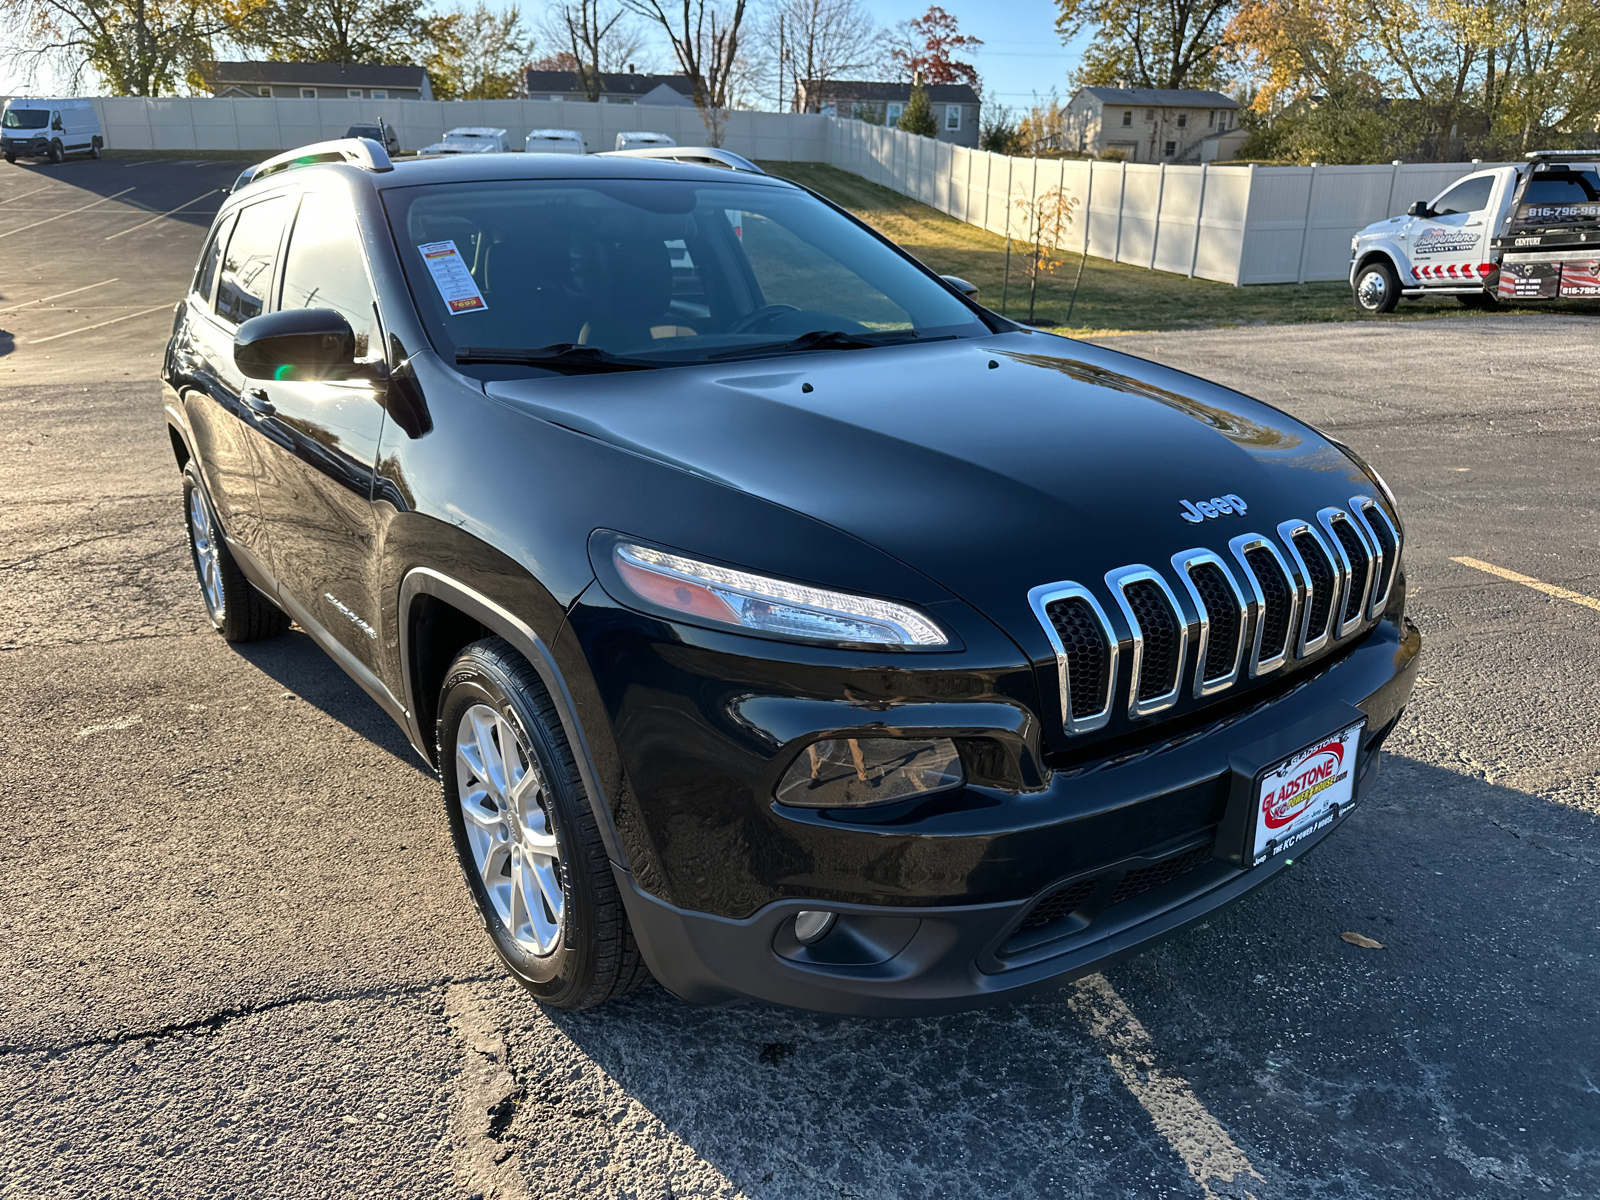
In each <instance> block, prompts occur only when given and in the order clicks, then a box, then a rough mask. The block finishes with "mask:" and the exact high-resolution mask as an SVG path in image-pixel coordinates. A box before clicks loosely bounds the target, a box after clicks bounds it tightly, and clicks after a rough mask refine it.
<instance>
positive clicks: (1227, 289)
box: [761, 162, 1593, 336]
mask: <svg viewBox="0 0 1600 1200" xmlns="http://www.w3.org/2000/svg"><path fill="white" fill-rule="evenodd" d="M761 167H762V169H763V170H765V171H768V172H770V173H771V174H773V175H780V176H783V177H784V178H786V179H793V180H794V181H795V182H796V183H801V184H804V185H805V186H806V187H809V188H812V189H813V190H815V191H818V192H821V193H822V194H823V195H824V196H827V197H828V198H829V199H830V200H832V201H833V202H834V203H835V204H839V205H841V206H843V207H845V208H848V209H849V210H850V211H851V212H853V213H854V214H855V215H856V216H858V217H860V218H861V219H862V220H863V221H865V222H867V223H868V224H869V225H871V226H872V227H873V228H874V229H877V230H878V231H880V232H881V233H883V234H884V235H885V236H886V237H889V238H891V239H893V240H894V241H895V242H897V243H898V244H899V245H901V246H903V247H904V248H905V249H906V250H908V251H910V252H911V253H912V254H914V255H916V256H917V257H918V258H919V259H921V260H922V261H923V262H925V263H926V264H928V266H930V267H932V268H933V269H934V270H935V271H938V272H940V273H941V274H944V275H959V276H960V277H961V278H962V279H965V280H967V281H968V282H969V283H975V284H977V285H978V287H979V288H980V289H981V299H982V300H983V303H984V304H985V305H987V306H988V307H989V308H992V309H994V310H995V311H996V312H999V311H1002V309H1001V297H1002V290H1003V281H1004V278H1005V257H1006V243H1005V239H1004V238H1002V237H1000V236H998V235H997V234H993V233H989V232H987V231H986V230H982V229H979V228H978V227H977V226H975V225H968V224H966V223H965V222H964V221H958V220H956V219H955V218H954V217H947V216H945V215H944V214H943V213H941V212H937V211H935V210H934V209H931V208H929V207H928V206H927V205H925V204H921V203H919V202H917V201H916V200H912V199H909V198H908V197H906V196H902V195H900V194H899V193H898V192H892V191H890V190H889V189H888V188H884V187H879V186H878V185H877V184H875V183H869V182H868V181H867V180H865V179H863V178H861V176H859V175H852V174H850V173H849V172H848V171H841V170H838V169H837V168H835V167H830V166H826V165H824V164H821V163H781V162H765V163H762V164H761ZM1011 247H1012V248H1011V287H1010V290H1009V294H1008V295H1006V297H1005V301H1006V302H1005V307H1004V312H1005V313H1006V315H1007V316H1009V317H1011V318H1012V319H1014V320H1021V319H1023V318H1025V317H1026V316H1027V315H1028V281H1027V279H1026V277H1025V276H1024V274H1023V269H1022V268H1023V259H1024V256H1025V255H1026V254H1027V248H1026V246H1025V245H1023V244H1021V243H1018V242H1012V244H1011ZM1061 257H1063V258H1064V259H1065V260H1066V261H1064V262H1063V263H1062V264H1061V266H1060V267H1058V268H1057V269H1056V271H1055V273H1054V274H1053V275H1046V276H1041V278H1040V280H1039V293H1038V296H1037V298H1036V300H1035V307H1034V320H1035V323H1037V324H1041V325H1053V326H1057V327H1059V328H1060V331H1061V332H1063V333H1072V334H1076V335H1079V336H1083V335H1088V334H1112V333H1139V332H1145V331H1150V330H1166V329H1207V328H1217V327H1224V326H1231V325H1281V324H1292V323H1299V322H1304V321H1360V320H1367V321H1395V320H1408V319H1409V320H1417V319H1420V318H1427V317H1459V318H1467V317H1473V316H1480V315H1482V314H1480V313H1477V312H1475V311H1473V310H1470V309H1466V308H1463V307H1462V306H1461V305H1460V304H1459V303H1457V301H1456V300H1455V298H1454V297H1451V296H1440V297H1437V298H1432V299H1427V300H1404V301H1402V302H1401V304H1400V308H1399V310H1398V311H1397V312H1396V313H1394V314H1392V315H1390V316H1386V317H1369V316H1366V315H1365V314H1363V313H1362V312H1361V311H1360V310H1359V309H1357V308H1356V306H1355V302H1354V301H1353V300H1352V299H1351V298H1350V288H1349V286H1348V285H1347V284H1344V283H1304V284H1293V283H1286V284H1261V285H1258V286H1253V287H1242V288H1239V287H1233V286H1232V285H1231V284H1226V283H1214V282H1212V281H1211V280H1209V279H1187V278H1185V277H1184V276H1182V275H1171V274H1168V273H1167V272H1165V271H1150V270H1146V269H1145V268H1143V267H1133V266H1128V265H1126V264H1122V263H1113V262H1108V261H1107V260H1106V259H1103V258H1090V259H1088V260H1086V261H1085V262H1084V267H1083V283H1082V285H1081V286H1080V287H1079V289H1078V300H1077V303H1076V304H1075V305H1074V306H1073V308H1072V321H1071V324H1070V325H1068V324H1067V306H1068V301H1069V300H1070V298H1071V296H1072V287H1073V282H1074V280H1075V279H1076V277H1077V274H1078V264H1079V261H1080V259H1081V256H1080V255H1077V254H1070V253H1068V254H1063V255H1061ZM1584 308H1587V309H1588V310H1589V311H1593V308H1592V306H1573V305H1570V304H1562V305H1560V306H1559V307H1558V306H1556V305H1553V304H1548V303H1546V304H1540V305H1529V306H1524V307H1523V308H1522V309H1521V311H1526V312H1551V311H1582V310H1583V309H1584ZM1499 311H1502V312H1504V311H1512V310H1510V309H1507V308H1502V309H1500V310H1499Z"/></svg>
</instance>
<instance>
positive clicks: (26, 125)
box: [0, 108, 50, 129]
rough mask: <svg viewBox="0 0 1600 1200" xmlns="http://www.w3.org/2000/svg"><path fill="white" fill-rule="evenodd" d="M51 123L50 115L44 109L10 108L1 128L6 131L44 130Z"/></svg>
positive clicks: (0, 121) (0, 123) (1, 122)
mask: <svg viewBox="0 0 1600 1200" xmlns="http://www.w3.org/2000/svg"><path fill="white" fill-rule="evenodd" d="M49 121H50V113H49V112H48V111H47V110H45V109H42V108H8V109H6V115H5V117H4V119H0V127H4V128H6V129H43V128H44V127H45V125H46V124H48V123H49Z"/></svg>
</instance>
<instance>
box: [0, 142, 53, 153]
mask: <svg viewBox="0 0 1600 1200" xmlns="http://www.w3.org/2000/svg"><path fill="white" fill-rule="evenodd" d="M49 153H50V139H49V138H47V137H35V138H0V154H10V155H14V156H15V157H18V158H43V157H44V156H45V155H47V154H49Z"/></svg>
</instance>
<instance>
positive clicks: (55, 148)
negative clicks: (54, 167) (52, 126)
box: [50, 142, 66, 163]
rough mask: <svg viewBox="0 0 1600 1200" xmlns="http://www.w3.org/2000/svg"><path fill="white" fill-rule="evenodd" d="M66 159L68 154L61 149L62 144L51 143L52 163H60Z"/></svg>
mask: <svg viewBox="0 0 1600 1200" xmlns="http://www.w3.org/2000/svg"><path fill="white" fill-rule="evenodd" d="M64 158H66V153H65V152H64V151H63V150H62V149H61V143H60V142H51V143H50V161H51V162H53V163H59V162H61V160H62V159H64Z"/></svg>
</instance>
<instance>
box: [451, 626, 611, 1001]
mask: <svg viewBox="0 0 1600 1200" xmlns="http://www.w3.org/2000/svg"><path fill="white" fill-rule="evenodd" d="M520 693H521V688H520V686H519V685H518V684H517V682H516V681H515V680H514V679H512V678H511V677H510V676H509V675H508V673H506V672H505V671H504V670H503V669H501V667H500V665H499V664H498V663H497V662H495V661H494V658H493V656H492V655H490V654H487V653H484V652H482V651H479V650H469V651H467V652H466V653H465V654H464V655H463V656H462V658H461V659H460V660H458V662H457V663H456V665H455V667H454V668H453V669H452V670H451V672H450V674H449V676H448V677H447V678H446V680H445V682H444V686H443V688H441V690H440V701H439V709H438V712H439V717H438V723H437V727H436V731H435V732H436V737H437V746H438V752H439V765H440V770H439V774H440V779H441V782H442V784H443V794H444V801H445V815H446V818H447V819H448V820H449V822H450V840H451V841H452V842H453V843H454V845H455V851H456V860H457V862H459V863H460V865H461V873H462V875H463V876H464V877H465V879H466V882H467V891H468V893H469V894H470V895H471V897H472V904H473V907H474V908H476V909H477V912H478V917H479V919H480V920H481V921H482V922H483V926H484V929H485V930H487V931H488V934H489V938H490V940H491V941H492V942H493V943H494V948H495V951H496V952H497V953H498V954H499V955H500V957H501V959H502V960H503V961H504V962H505V964H506V966H507V967H509V968H510V969H511V972H512V973H513V974H514V975H516V976H517V978H518V979H519V980H521V982H522V983H523V985H524V986H526V987H527V988H528V989H529V990H530V991H532V992H533V994H534V995H535V996H537V997H539V998H540V999H543V1000H549V1001H551V1002H552V1003H559V1002H560V1000H561V999H562V997H563V996H565V995H566V994H568V993H570V992H572V991H574V990H576V989H579V988H582V987H583V986H584V981H585V980H586V979H587V978H588V975H589V971H588V970H587V964H588V963H589V962H591V961H592V960H593V957H594V955H595V954H596V952H597V951H596V946H595V937H594V912H595V902H594V898H593V896H592V894H591V889H590V888H589V887H588V886H587V883H588V881H587V880H586V879H585V878H584V876H583V870H582V866H581V861H582V860H581V850H580V848H579V847H578V846H577V845H576V844H575V841H576V839H575V838H574V837H573V831H574V826H575V824H576V822H575V821H574V819H573V814H574V810H575V806H576V805H578V804H581V803H583V799H582V797H581V796H579V795H578V794H577V792H576V791H575V789H574V787H573V784H572V780H571V779H570V778H569V777H568V772H567V770H566V768H565V766H564V763H563V758H562V756H561V754H560V753H559V752H558V751H557V749H556V747H555V744H554V742H553V739H552V738H551V737H550V736H549V734H548V733H547V732H546V730H545V728H544V724H543V722H542V721H541V720H540V718H539V716H538V715H537V713H535V712H533V711H532V710H531V708H530V706H528V705H527V704H526V703H525V702H524V701H523V700H522V699H521V696H520ZM474 704H485V705H487V706H489V707H490V708H492V709H494V710H495V711H496V712H498V713H500V714H501V715H502V716H503V717H505V718H506V720H507V721H508V722H510V723H511V725H512V726H513V728H515V729H516V730H517V733H518V735H519V736H520V737H521V738H522V739H523V744H524V745H525V746H527V747H528V749H529V751H530V752H531V753H532V756H533V758H534V760H535V762H536V763H537V764H538V767H539V770H540V772H541V773H542V774H543V775H544V780H545V788H546V793H547V796H548V798H549V804H548V808H547V812H548V814H549V818H550V824H551V828H552V830H553V831H554V833H555V836H556V843H557V845H558V846H559V847H560V852H561V886H562V894H563V908H564V912H563V914H562V923H561V939H560V941H559V942H558V943H557V944H556V947H555V948H554V949H553V950H552V951H551V952H550V953H549V954H546V955H539V954H533V953H529V952H528V951H526V950H524V949H523V948H522V947H520V946H518V945H517V943H516V941H515V940H514V939H513V938H512V936H511V931H510V930H509V929H508V928H507V927H506V924H505V922H504V921H502V920H501V919H500V914H499V913H497V912H496V911H495V908H494V905H493V903H492V902H491V901H490V899H489V895H488V891H487V889H486V888H485V886H484V882H483V878H482V876H480V875H479V873H478V867H477V864H476V862H475V861H474V860H473V854H472V846H471V843H470V842H469V841H468V839H467V832H466V818H465V817H464V816H463V815H462V813H461V796H460V789H459V786H458V783H457V779H456V765H455V746H456V729H457V727H458V726H459V725H460V722H461V718H462V716H463V714H464V713H465V712H466V711H467V709H468V708H470V707H472V706H473V705H474Z"/></svg>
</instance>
